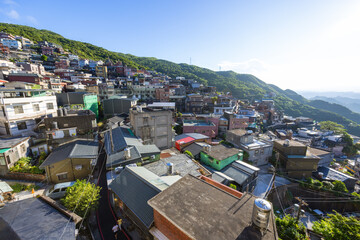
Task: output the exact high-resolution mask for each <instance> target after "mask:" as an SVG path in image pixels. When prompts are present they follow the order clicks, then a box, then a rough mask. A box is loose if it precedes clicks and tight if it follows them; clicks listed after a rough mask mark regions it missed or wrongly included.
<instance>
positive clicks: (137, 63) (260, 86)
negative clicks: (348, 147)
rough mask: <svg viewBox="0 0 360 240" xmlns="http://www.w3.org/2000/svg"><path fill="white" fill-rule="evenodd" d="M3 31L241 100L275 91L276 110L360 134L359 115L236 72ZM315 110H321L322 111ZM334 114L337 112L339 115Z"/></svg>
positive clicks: (49, 35) (1, 26)
mask: <svg viewBox="0 0 360 240" xmlns="http://www.w3.org/2000/svg"><path fill="white" fill-rule="evenodd" d="M2 30H3V31H6V32H9V33H12V34H15V35H21V36H24V37H27V38H29V39H31V40H33V41H42V40H46V41H49V42H54V43H57V44H60V45H62V46H63V48H64V49H65V50H67V51H69V52H71V53H74V54H77V55H79V56H80V57H82V58H90V59H94V60H99V59H102V60H106V59H107V58H110V59H111V60H113V61H122V62H123V63H125V64H127V65H128V66H130V67H134V68H143V67H144V68H147V69H152V70H156V71H158V72H162V73H165V74H167V75H169V76H171V77H176V76H183V77H186V78H188V79H195V80H198V81H199V82H202V83H204V84H206V85H211V86H216V87H217V89H218V90H219V91H224V92H232V94H233V95H234V96H236V97H238V98H249V99H252V100H255V99H261V98H262V96H263V95H264V94H265V93H270V92H274V93H276V94H277V96H276V98H275V103H276V105H277V107H278V108H279V109H280V110H283V111H284V112H285V113H286V114H288V115H292V116H294V117H297V116H308V117H311V118H314V119H315V120H317V121H323V120H332V121H335V122H338V123H340V124H343V125H344V126H345V127H347V128H348V129H349V131H350V132H351V133H353V134H359V135H360V127H359V126H357V124H355V123H354V122H353V121H356V122H360V115H359V116H357V115H356V114H354V113H352V112H351V111H350V113H349V112H348V115H347V116H348V117H349V118H350V119H352V120H350V119H348V118H345V117H343V116H341V115H340V114H338V113H340V112H341V111H345V112H346V110H344V109H340V112H339V108H338V106H331V105H326V104H324V103H322V104H320V103H319V102H313V101H309V100H306V99H305V98H303V97H302V96H301V95H299V94H297V93H296V92H294V91H291V90H285V91H284V90H282V89H280V88H278V87H277V86H275V85H272V84H266V83H265V82H263V81H261V80H260V79H258V78H256V77H255V76H253V75H250V74H237V73H235V72H233V71H221V72H215V71H212V70H210V69H206V68H201V67H197V66H194V65H188V64H183V63H182V64H176V63H173V62H169V61H166V60H160V59H156V58H147V57H136V56H133V55H130V54H123V53H117V52H111V51H108V50H106V49H104V48H101V47H97V46H95V45H92V44H89V43H84V42H79V41H74V40H69V39H66V38H64V37H62V36H61V35H59V34H57V33H54V32H51V31H47V30H38V29H35V28H31V27H27V26H21V25H15V24H5V23H0V31H2ZM319 104H320V105H319ZM325 105H326V106H325ZM316 107H321V108H322V109H320V108H316ZM334 111H338V113H336V112H334ZM343 115H344V114H343Z"/></svg>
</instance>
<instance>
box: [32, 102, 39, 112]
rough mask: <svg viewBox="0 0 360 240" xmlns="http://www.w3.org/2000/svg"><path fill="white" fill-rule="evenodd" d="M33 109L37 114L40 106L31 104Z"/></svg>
mask: <svg viewBox="0 0 360 240" xmlns="http://www.w3.org/2000/svg"><path fill="white" fill-rule="evenodd" d="M33 109H34V112H39V111H40V105H39V104H33Z"/></svg>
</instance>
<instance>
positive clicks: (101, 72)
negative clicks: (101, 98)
mask: <svg viewBox="0 0 360 240" xmlns="http://www.w3.org/2000/svg"><path fill="white" fill-rule="evenodd" d="M95 73H96V76H97V77H101V78H103V79H107V77H108V71H107V66H103V65H102V66H96V67H95Z"/></svg>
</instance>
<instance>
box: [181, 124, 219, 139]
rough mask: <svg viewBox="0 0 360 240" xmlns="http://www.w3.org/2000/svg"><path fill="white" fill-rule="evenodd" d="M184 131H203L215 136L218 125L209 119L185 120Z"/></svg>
mask: <svg viewBox="0 0 360 240" xmlns="http://www.w3.org/2000/svg"><path fill="white" fill-rule="evenodd" d="M183 133H201V134H204V135H206V136H209V137H210V138H215V137H216V136H217V134H218V126H217V125H216V124H215V123H213V122H212V121H209V120H183Z"/></svg>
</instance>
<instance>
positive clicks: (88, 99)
mask: <svg viewBox="0 0 360 240" xmlns="http://www.w3.org/2000/svg"><path fill="white" fill-rule="evenodd" d="M84 109H89V110H91V111H93V112H94V113H95V115H96V118H98V117H99V109H98V99H97V95H84Z"/></svg>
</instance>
